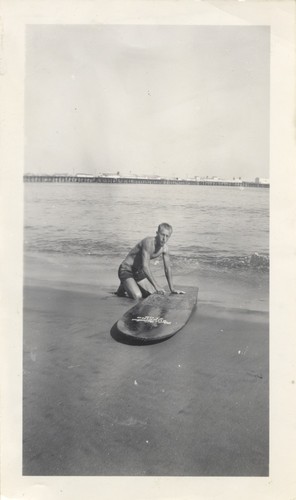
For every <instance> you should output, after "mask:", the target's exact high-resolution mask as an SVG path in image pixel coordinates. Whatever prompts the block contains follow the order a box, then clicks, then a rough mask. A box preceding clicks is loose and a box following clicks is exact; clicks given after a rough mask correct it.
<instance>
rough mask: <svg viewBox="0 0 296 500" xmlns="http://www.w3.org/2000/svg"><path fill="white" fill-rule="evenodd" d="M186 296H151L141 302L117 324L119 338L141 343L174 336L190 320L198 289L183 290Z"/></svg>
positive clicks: (186, 288)
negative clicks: (123, 337) (135, 340)
mask: <svg viewBox="0 0 296 500" xmlns="http://www.w3.org/2000/svg"><path fill="white" fill-rule="evenodd" d="M182 290H184V291H185V292H186V293H185V294H173V293H166V294H165V295H159V294H156V293H155V294H152V295H149V297H147V298H146V299H142V300H140V301H139V302H138V303H137V304H136V305H135V306H133V307H132V308H131V309H129V310H128V311H127V312H126V313H125V314H124V315H123V316H122V318H120V319H119V320H118V321H117V323H116V328H117V330H118V332H120V334H121V335H123V336H125V337H129V338H132V339H137V340H139V341H141V342H151V341H157V340H164V339H167V338H169V337H171V336H172V335H175V333H177V332H178V331H179V330H181V328H183V326H184V325H185V324H186V323H187V321H188V320H189V318H190V316H191V314H192V312H193V310H194V308H195V306H196V303H197V294H198V288H193V287H184V288H182Z"/></svg>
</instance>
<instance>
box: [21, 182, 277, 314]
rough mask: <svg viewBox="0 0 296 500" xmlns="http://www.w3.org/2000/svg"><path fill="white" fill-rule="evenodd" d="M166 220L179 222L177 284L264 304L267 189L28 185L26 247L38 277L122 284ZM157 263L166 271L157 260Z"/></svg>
mask: <svg viewBox="0 0 296 500" xmlns="http://www.w3.org/2000/svg"><path fill="white" fill-rule="evenodd" d="M164 221H165V222H169V223H170V224H172V226H173V228H174V231H173V234H172V237H171V239H170V242H169V247H170V253H171V259H172V263H173V266H174V267H173V268H174V276H175V281H176V282H179V283H181V284H182V283H183V284H184V285H185V284H188V285H196V284H198V285H199V286H200V293H201V297H204V300H207V301H214V302H223V301H226V302H227V304H228V305H229V304H230V305H236V304H237V305H238V307H245V306H250V307H252V308H255V309H261V308H263V309H265V310H266V308H267V307H268V274H269V247H268V244H269V190H268V189H258V188H257V189H256V188H244V189H242V188H239V187H220V186H217V187H214V186H213V187H209V186H165V185H156V186H152V185H124V184H118V185H109V184H104V185H102V184H51V183H50V184H45V183H44V184H42V183H36V184H33V183H32V184H25V230H24V241H25V254H26V256H28V257H29V258H30V257H31V260H30V259H29V260H30V262H31V265H30V273H32V272H33V273H34V272H35V275H38V274H40V275H43V276H46V273H48V274H49V273H50V274H52V273H54V274H55V275H56V277H57V278H58V279H60V280H65V281H68V280H70V281H71V280H72V281H73V282H75V281H76V282H83V281H86V282H88V283H91V282H94V283H100V284H101V286H106V284H107V283H109V284H110V286H111V287H112V286H116V282H117V268H118V265H119V263H120V262H121V261H122V260H123V258H124V257H125V255H126V253H127V252H128V250H129V249H130V248H131V246H133V245H134V244H135V243H136V242H137V241H139V240H140V239H142V238H143V237H145V236H148V235H154V234H155V231H156V228H157V226H158V224H159V223H160V222H164ZM27 262H28V260H27ZM68 266H70V269H69V268H68ZM152 270H153V272H154V273H155V274H156V276H163V270H162V265H161V262H159V261H158V260H156V261H153V263H152ZM26 271H27V274H28V272H29V269H28V268H27V270H26V269H25V272H26ZM48 277H49V276H48ZM250 303H252V305H250Z"/></svg>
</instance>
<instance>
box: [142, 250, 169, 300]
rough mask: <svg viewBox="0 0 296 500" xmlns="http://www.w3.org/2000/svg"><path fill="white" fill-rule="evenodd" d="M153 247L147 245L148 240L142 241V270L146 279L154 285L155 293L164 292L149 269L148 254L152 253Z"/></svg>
mask: <svg viewBox="0 0 296 500" xmlns="http://www.w3.org/2000/svg"><path fill="white" fill-rule="evenodd" d="M152 251H153V249H152V248H150V247H149V243H148V242H146V241H145V242H144V243H143V246H142V266H143V271H144V273H145V275H146V277H147V279H148V280H149V281H150V283H151V284H152V285H153V286H154V288H155V290H156V292H157V293H165V291H164V290H163V289H162V288H161V287H160V286H159V285H158V284H157V283H156V281H155V279H154V277H153V274H152V272H151V269H150V256H151V253H152Z"/></svg>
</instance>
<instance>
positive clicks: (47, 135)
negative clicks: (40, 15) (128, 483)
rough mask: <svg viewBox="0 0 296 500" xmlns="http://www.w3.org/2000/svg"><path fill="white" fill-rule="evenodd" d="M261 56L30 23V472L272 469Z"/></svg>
mask: <svg viewBox="0 0 296 500" xmlns="http://www.w3.org/2000/svg"><path fill="white" fill-rule="evenodd" d="M269 58H270V45H269V29H268V27H265V26H263V27H262V26H258V27H254V26H251V27H248V26H239V27H236V26H226V27H220V26H219V27H215V26H213V27H209V26H206V27H199V26H159V25H157V26H155V25H154V26H137V25H132V26H131V25H130V26H110V25H109V26H52V25H51V26H36V25H35V26H30V27H28V28H27V33H26V86H25V92H26V93H25V99H26V117H25V132H26V153H25V154H26V156H25V175H24V181H25V187H24V192H25V216H24V263H25V264H24V375H23V377H24V379H23V380H24V385H23V391H24V392H23V405H24V406H23V419H24V420H23V473H24V474H25V475H34V476H35V475H75V476H77V475H80V474H81V475H92V476H97V475H107V476H108V475H116V476H119V475H128V476H133V475H153V476H155V475H161V476H165V475H169V476H178V475H185V476H186V475H189V476H225V475H226V476H264V475H268V433H269V421H268V409H269V405H268V380H269V371H268V352H269V350H268V345H269V339H268V296H269V294H268V289H269V286H268V276H269V243H268V242H269V180H268V178H269V165H268V162H269ZM120 264H121V266H120V268H119V265H120ZM118 268H119V271H118ZM166 277H167V279H166ZM197 289H198V291H197ZM114 292H115V294H114ZM181 292H185V293H181ZM151 295H153V297H149V299H148V296H151ZM192 295H193V296H195V298H196V296H197V298H198V300H197V307H194V306H195V302H196V300H193V299H192ZM151 299H153V300H152V301H151ZM147 300H148V303H147ZM135 304H137V309H136V311H135V315H134V317H131V316H130V315H129V316H128V317H125V318H124V319H123V320H122V321H121V322H120V323H119V324H117V325H116V327H115V328H114V333H113V330H112V332H111V334H110V331H111V329H112V327H113V325H114V324H116V323H117V321H118V320H119V319H120V318H121V317H122V316H123V315H124V313H126V311H127V310H129V309H130V308H131V307H133V306H135ZM192 308H194V310H193V311H192ZM188 313H191V314H190V318H189V320H188ZM133 320H134V322H133ZM185 323H186V324H185ZM175 329H177V330H178V334H177V335H176V336H173V337H171V335H172V334H174V333H175ZM112 333H113V335H112ZM168 336H170V338H167V337H168ZM129 340H131V341H135V342H129ZM152 341H153V342H152Z"/></svg>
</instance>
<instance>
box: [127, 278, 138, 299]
mask: <svg viewBox="0 0 296 500" xmlns="http://www.w3.org/2000/svg"><path fill="white" fill-rule="evenodd" d="M123 286H124V289H125V291H126V293H127V294H128V296H129V297H130V298H131V299H135V300H139V299H141V298H142V292H141V290H140V288H139V287H138V285H137V282H136V281H135V280H134V278H127V279H126V280H124V282H123Z"/></svg>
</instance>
